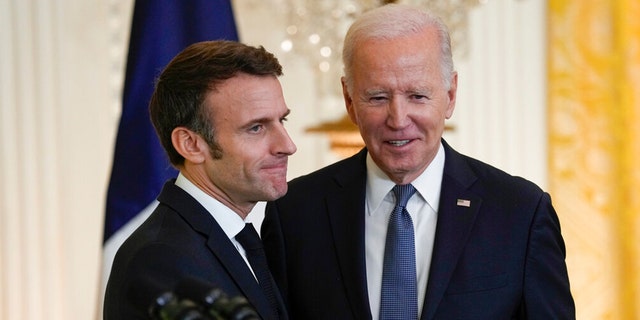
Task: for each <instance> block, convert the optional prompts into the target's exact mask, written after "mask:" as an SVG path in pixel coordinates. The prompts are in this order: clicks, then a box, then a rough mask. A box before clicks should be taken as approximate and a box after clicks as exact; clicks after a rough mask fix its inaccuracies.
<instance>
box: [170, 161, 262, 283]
mask: <svg viewBox="0 0 640 320" xmlns="http://www.w3.org/2000/svg"><path fill="white" fill-rule="evenodd" d="M175 185H176V186H178V187H180V188H181V189H183V190H184V191H185V192H187V193H188V194H189V195H190V196H192V197H193V198H194V199H196V201H198V203H200V205H202V206H203V207H204V208H205V209H206V210H207V211H209V214H211V216H212V217H213V218H214V219H215V220H216V222H217V223H218V225H220V228H222V231H224V233H225V234H226V235H227V237H228V238H229V240H231V243H233V245H234V246H235V247H236V249H237V250H238V252H239V253H240V255H241V256H242V258H243V259H244V262H245V263H246V264H247V266H248V267H249V270H251V272H253V269H252V268H251V264H249V260H247V254H246V252H245V250H244V248H243V247H242V245H240V243H239V242H238V241H237V240H236V238H235V237H236V235H237V234H238V233H240V231H242V229H243V228H244V226H245V221H244V220H242V218H241V217H240V216H239V215H238V214H237V213H235V212H234V211H233V210H231V209H229V207H227V206H225V205H224V204H222V202H220V201H218V200H216V199H215V198H214V197H212V196H210V195H208V194H206V193H205V192H204V191H202V190H200V188H198V187H197V186H196V185H195V184H193V183H192V182H191V181H189V179H187V178H186V177H185V176H183V175H182V173H180V174H178V178H177V179H176V183H175ZM254 277H255V273H254Z"/></svg>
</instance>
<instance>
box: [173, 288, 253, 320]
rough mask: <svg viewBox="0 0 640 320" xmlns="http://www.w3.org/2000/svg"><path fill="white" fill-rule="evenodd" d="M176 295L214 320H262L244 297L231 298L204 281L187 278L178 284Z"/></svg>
mask: <svg viewBox="0 0 640 320" xmlns="http://www.w3.org/2000/svg"><path fill="white" fill-rule="evenodd" d="M175 293H176V294H177V295H178V296H179V297H182V298H185V299H187V300H190V301H193V302H195V303H196V304H197V305H200V306H201V307H203V309H204V310H205V311H206V314H207V315H208V316H209V317H210V318H211V319H212V320H260V317H259V316H258V314H257V312H256V311H255V309H254V308H253V306H252V305H251V304H250V303H249V301H247V299H246V298H245V297H244V296H235V297H231V298H229V296H227V294H226V293H225V292H224V291H223V290H222V289H220V288H216V287H214V286H212V285H211V284H209V283H207V282H205V281H203V280H199V279H196V278H185V279H183V280H182V281H180V282H179V283H178V285H177V286H176V289H175Z"/></svg>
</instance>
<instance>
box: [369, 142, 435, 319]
mask: <svg viewBox="0 0 640 320" xmlns="http://www.w3.org/2000/svg"><path fill="white" fill-rule="evenodd" d="M443 170H444V147H443V146H442V144H440V148H439V149H438V153H437V154H436V156H435V158H434V159H433V161H432V162H431V164H429V166H428V167H427V169H426V170H425V171H424V172H423V173H422V174H421V175H420V176H419V177H418V178H416V179H415V180H414V181H412V182H411V184H413V186H414V187H415V188H416V190H417V191H416V193H415V194H414V195H413V196H412V197H411V198H410V199H409V202H408V203H407V211H408V212H409V215H410V216H411V220H412V221H413V228H414V231H415V241H416V272H417V275H416V276H417V280H418V284H417V285H418V315H420V314H421V313H422V307H423V304H424V297H425V295H426V291H427V281H428V278H429V268H430V266H431V254H432V252H433V241H434V237H435V233H436V221H437V212H438V205H439V201H440V189H441V185H442V174H443ZM394 186H395V183H394V182H393V181H391V180H390V179H389V177H387V175H386V174H385V173H384V172H382V170H381V169H380V168H379V167H378V166H377V165H376V164H375V162H374V161H373V159H372V158H371V155H369V154H367V190H366V199H365V202H366V203H365V232H364V234H365V253H366V267H367V285H368V288H369V304H370V306H371V314H372V316H373V320H378V318H379V313H380V294H381V288H382V265H383V262H384V247H385V242H386V237H387V225H388V223H389V217H390V216H391V211H393V207H394V206H395V196H394V195H393V191H392V189H393V187H394Z"/></svg>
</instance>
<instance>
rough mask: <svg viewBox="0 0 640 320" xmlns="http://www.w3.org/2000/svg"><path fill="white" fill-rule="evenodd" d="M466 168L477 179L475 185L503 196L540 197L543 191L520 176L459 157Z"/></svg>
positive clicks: (466, 157)
mask: <svg viewBox="0 0 640 320" xmlns="http://www.w3.org/2000/svg"><path fill="white" fill-rule="evenodd" d="M461 157H462V159H463V160H464V162H465V163H466V164H467V166H468V167H469V168H470V169H471V171H473V173H474V174H475V175H476V177H477V179H478V180H477V183H479V184H482V186H483V187H490V188H492V189H497V190H496V191H500V192H504V193H505V194H509V193H513V192H517V193H519V194H523V193H524V194H529V195H532V196H533V195H538V196H539V195H540V194H542V193H543V192H544V191H543V190H542V189H541V188H540V187H539V186H538V185H537V184H535V183H534V182H532V181H530V180H528V179H526V178H524V177H520V176H515V175H512V174H510V173H508V172H506V171H504V170H502V169H500V168H497V167H495V166H493V165H490V164H488V163H486V162H483V161H480V160H478V159H475V158H471V157H469V156H466V155H461Z"/></svg>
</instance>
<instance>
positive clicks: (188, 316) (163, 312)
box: [149, 291, 212, 320]
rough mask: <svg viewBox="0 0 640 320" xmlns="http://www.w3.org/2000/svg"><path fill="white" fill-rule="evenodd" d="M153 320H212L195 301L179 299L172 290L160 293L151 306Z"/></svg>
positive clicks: (150, 314) (150, 311) (150, 312)
mask: <svg viewBox="0 0 640 320" xmlns="http://www.w3.org/2000/svg"><path fill="white" fill-rule="evenodd" d="M149 316H150V317H151V319H152V320H212V319H211V318H209V317H207V316H206V315H205V314H203V313H202V312H201V311H200V308H199V307H198V305H196V304H195V303H194V302H193V301H189V300H186V299H182V300H180V299H178V297H177V296H176V295H175V294H173V293H172V292H170V291H167V292H164V293H162V294H160V295H159V296H158V297H156V299H155V300H154V301H153V303H152V304H151V306H150V307H149Z"/></svg>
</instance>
